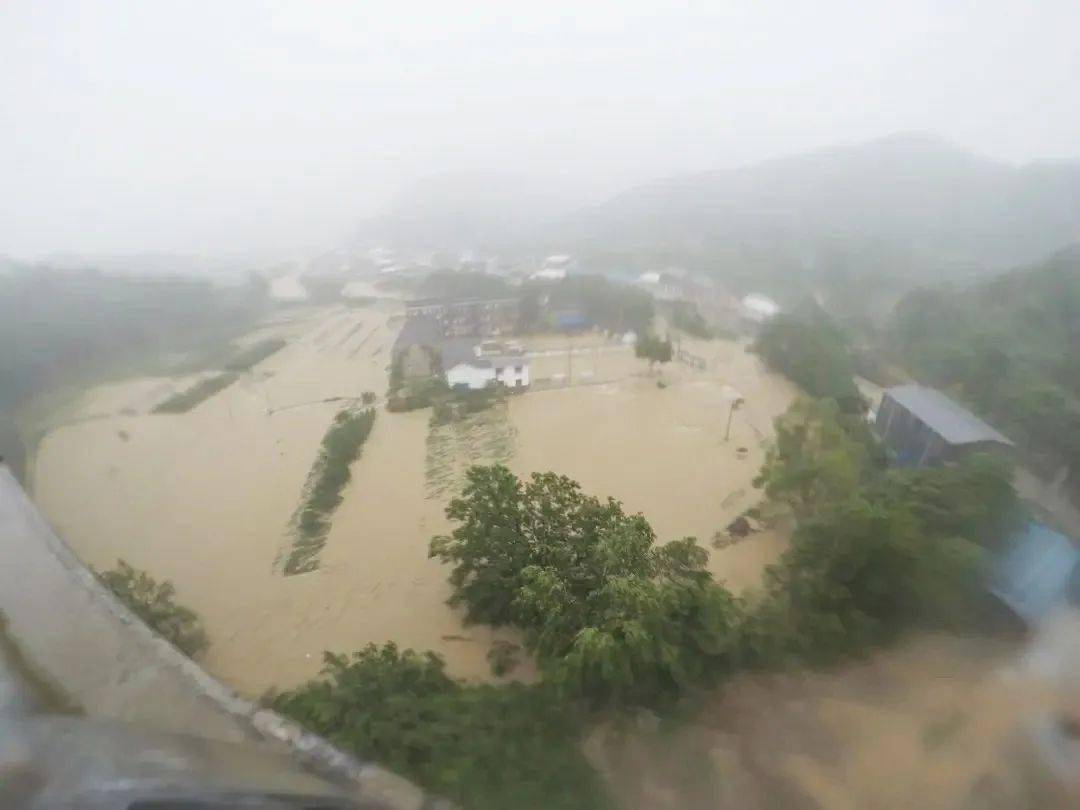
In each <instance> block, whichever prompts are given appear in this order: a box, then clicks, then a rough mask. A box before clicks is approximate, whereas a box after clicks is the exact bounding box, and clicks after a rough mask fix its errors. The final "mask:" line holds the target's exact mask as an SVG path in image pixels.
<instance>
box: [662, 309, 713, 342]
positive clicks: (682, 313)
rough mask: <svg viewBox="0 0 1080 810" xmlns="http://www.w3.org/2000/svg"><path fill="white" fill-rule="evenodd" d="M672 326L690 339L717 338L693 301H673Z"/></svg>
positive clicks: (671, 310) (671, 311)
mask: <svg viewBox="0 0 1080 810" xmlns="http://www.w3.org/2000/svg"><path fill="white" fill-rule="evenodd" d="M670 317H671V325H672V326H673V327H675V328H676V329H679V330H682V331H683V332H685V333H686V334H688V335H690V337H696V338H705V339H706V340H708V339H709V338H712V337H715V332H714V330H713V328H712V327H711V326H709V324H708V322H707V321H706V320H705V318H704V317H703V316H702V314H701V312H700V310H698V308H697V305H696V304H694V303H693V302H691V301H673V302H672V303H671V306H670Z"/></svg>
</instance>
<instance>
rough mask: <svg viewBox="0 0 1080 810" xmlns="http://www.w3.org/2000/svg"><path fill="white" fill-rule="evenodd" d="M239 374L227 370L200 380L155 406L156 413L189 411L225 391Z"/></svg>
mask: <svg viewBox="0 0 1080 810" xmlns="http://www.w3.org/2000/svg"><path fill="white" fill-rule="evenodd" d="M238 376H239V375H238V374H237V372H235V371H225V372H222V373H221V374H215V375H214V376H213V377H206V378H205V379H202V380H199V382H197V383H195V385H193V386H191V387H190V388H188V389H186V390H184V391H180V392H178V393H176V394H173V395H172V396H171V397H169V398H168V399H166V400H165V401H164V402H160V403H158V405H157V406H155V408H154V410H153V412H154V413H187V412H188V411H190V410H191V409H192V408H194V407H195V406H196V405H198V404H200V403H201V402H203V401H204V400H207V399H210V397H212V396H213V395H214V394H216V393H218V391H223V390H224V389H226V388H228V387H229V386H230V385H232V384H233V383H234V382H236V380H237V377H238Z"/></svg>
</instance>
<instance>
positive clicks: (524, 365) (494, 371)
mask: <svg viewBox="0 0 1080 810" xmlns="http://www.w3.org/2000/svg"><path fill="white" fill-rule="evenodd" d="M493 383H501V384H502V385H505V386H506V387H507V388H528V387H529V361H528V360H526V359H525V358H523V357H515V358H506V359H500V360H499V361H498V362H493V365H492V366H490V367H487V368H478V367H477V366H474V365H471V364H469V363H458V364H457V365H456V366H454V367H453V368H450V369H448V370H447V372H446V384H447V385H449V386H450V387H451V388H455V387H457V386H465V387H467V388H468V389H469V390H471V391H479V390H480V389H481V388H486V387H487V386H488V385H491V384H493Z"/></svg>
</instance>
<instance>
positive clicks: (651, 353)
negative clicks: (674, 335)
mask: <svg viewBox="0 0 1080 810" xmlns="http://www.w3.org/2000/svg"><path fill="white" fill-rule="evenodd" d="M634 356H635V357H638V358H640V359H642V360H648V361H649V368H650V369H652V368H653V367H654V366H655V365H656V364H657V363H670V362H671V357H672V347H671V341H670V340H669V339H666V338H661V337H660V336H659V335H654V334H653V333H652V332H645V333H644V334H642V335H640V336H639V337H638V339H637V343H635V344H634Z"/></svg>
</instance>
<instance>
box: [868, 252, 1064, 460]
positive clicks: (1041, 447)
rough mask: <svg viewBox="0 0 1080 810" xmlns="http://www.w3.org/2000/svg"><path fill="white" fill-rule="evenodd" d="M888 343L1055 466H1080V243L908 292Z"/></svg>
mask: <svg viewBox="0 0 1080 810" xmlns="http://www.w3.org/2000/svg"><path fill="white" fill-rule="evenodd" d="M882 343H883V346H884V349H885V350H886V351H887V352H889V353H890V354H891V356H892V357H893V358H894V359H895V360H896V361H898V362H899V363H901V364H902V365H904V366H905V367H907V368H908V369H909V370H910V371H911V373H912V374H914V375H915V376H916V377H918V378H919V379H921V380H923V381H925V382H927V383H929V384H932V385H936V386H938V387H941V388H945V389H948V390H949V391H950V392H952V393H953V394H955V395H957V396H958V397H960V398H961V399H963V400H964V401H965V402H967V403H968V404H970V405H971V407H972V408H974V409H975V410H976V411H978V412H979V413H981V414H982V415H984V416H986V417H987V418H988V419H989V420H990V421H992V422H993V423H994V424H995V426H997V427H999V428H1000V429H1001V430H1002V431H1003V432H1004V433H1006V434H1007V435H1008V436H1009V437H1010V438H1011V439H1013V440H1014V441H1016V442H1017V443H1018V444H1019V445H1020V447H1021V449H1022V450H1023V451H1024V452H1025V454H1026V456H1027V457H1028V458H1029V460H1033V461H1036V462H1038V461H1042V462H1044V464H1045V466H1046V467H1047V468H1048V471H1049V470H1050V469H1052V468H1053V467H1054V466H1055V465H1060V464H1062V463H1064V464H1069V465H1071V466H1072V468H1073V469H1074V470H1077V469H1080V248H1073V249H1071V250H1068V251H1063V252H1061V253H1059V254H1057V255H1056V256H1054V257H1053V258H1051V259H1050V260H1048V261H1047V262H1045V263H1043V264H1041V265H1039V266H1037V267H1034V268H1031V269H1026V270H1019V271H1015V272H1012V273H1008V274H1006V275H1004V276H1000V277H998V278H996V279H993V280H991V281H987V282H983V283H981V284H977V285H975V286H973V287H970V288H967V289H962V290H950V289H923V290H918V291H915V292H913V293H911V294H909V295H908V296H907V297H906V298H904V299H903V300H902V301H901V302H900V304H899V305H898V306H897V308H896V311H895V313H894V316H893V319H892V321H891V323H890V325H889V328H888V329H887V330H886V332H885V334H884V335H883V339H882Z"/></svg>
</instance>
